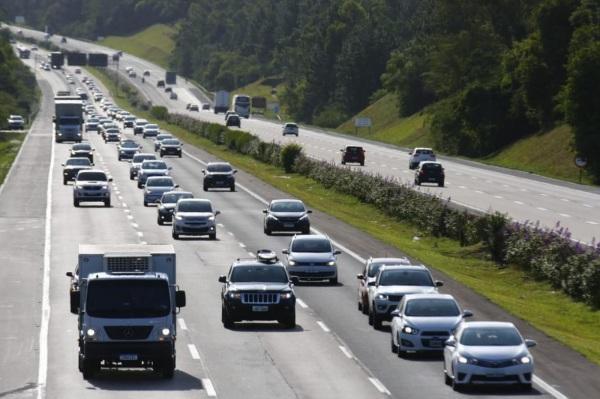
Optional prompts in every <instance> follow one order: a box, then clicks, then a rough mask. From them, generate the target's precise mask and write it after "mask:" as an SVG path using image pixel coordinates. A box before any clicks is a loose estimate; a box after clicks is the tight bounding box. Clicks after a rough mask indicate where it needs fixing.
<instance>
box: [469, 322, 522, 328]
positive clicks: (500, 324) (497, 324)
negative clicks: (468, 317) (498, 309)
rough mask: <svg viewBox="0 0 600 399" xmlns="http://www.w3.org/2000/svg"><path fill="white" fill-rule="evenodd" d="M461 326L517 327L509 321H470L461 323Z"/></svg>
mask: <svg viewBox="0 0 600 399" xmlns="http://www.w3.org/2000/svg"><path fill="white" fill-rule="evenodd" d="M462 324H463V326H462V328H463V329H465V328H473V327H483V328H485V327H504V328H506V327H512V328H517V327H515V325H514V324H513V323H511V322H509V321H470V322H467V323H462Z"/></svg>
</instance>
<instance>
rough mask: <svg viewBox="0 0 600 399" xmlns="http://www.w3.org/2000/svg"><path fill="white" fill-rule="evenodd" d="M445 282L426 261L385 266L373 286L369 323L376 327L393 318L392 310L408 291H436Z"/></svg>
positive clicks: (414, 292)
mask: <svg viewBox="0 0 600 399" xmlns="http://www.w3.org/2000/svg"><path fill="white" fill-rule="evenodd" d="M442 285H444V283H443V282H441V281H434V280H433V277H432V276H431V272H430V271H429V269H427V268H426V267H425V266H423V265H404V266H382V267H381V268H380V269H379V273H377V279H376V280H375V284H374V285H372V286H370V287H369V324H370V325H372V326H373V328H375V329H376V330H379V329H380V328H381V323H382V322H383V321H384V320H385V321H390V320H391V319H392V314H391V313H392V311H393V310H394V309H396V308H397V307H398V303H399V302H400V300H401V299H402V297H403V296H404V295H406V294H432V293H436V292H437V287H441V286H442Z"/></svg>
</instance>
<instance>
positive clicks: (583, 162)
mask: <svg viewBox="0 0 600 399" xmlns="http://www.w3.org/2000/svg"><path fill="white" fill-rule="evenodd" d="M587 164H588V160H587V158H586V157H582V156H576V157H575V166H577V167H578V168H585V167H586V166H587Z"/></svg>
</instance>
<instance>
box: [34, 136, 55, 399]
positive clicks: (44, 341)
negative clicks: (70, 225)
mask: <svg viewBox="0 0 600 399" xmlns="http://www.w3.org/2000/svg"><path fill="white" fill-rule="evenodd" d="M51 142H52V145H51V147H50V167H49V170H48V187H47V188H46V225H45V231H44V272H43V277H42V316H41V318H42V320H41V323H40V341H39V348H40V355H39V360H38V380H37V385H38V386H37V388H38V389H37V398H38V399H42V398H44V397H45V396H46V381H47V377H48V326H49V324H50V255H51V246H52V225H51V217H52V171H53V169H54V148H55V142H54V140H52V139H51Z"/></svg>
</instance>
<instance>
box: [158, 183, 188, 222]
mask: <svg viewBox="0 0 600 399" xmlns="http://www.w3.org/2000/svg"><path fill="white" fill-rule="evenodd" d="M188 198H194V195H193V194H192V193H190V192H188V191H167V192H165V193H163V195H162V197H160V201H159V202H158V207H157V208H156V211H157V213H158V215H157V217H156V221H157V223H158V224H159V226H162V225H163V224H165V223H170V222H172V221H173V212H174V211H175V206H176V205H177V201H179V200H180V199H188Z"/></svg>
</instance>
